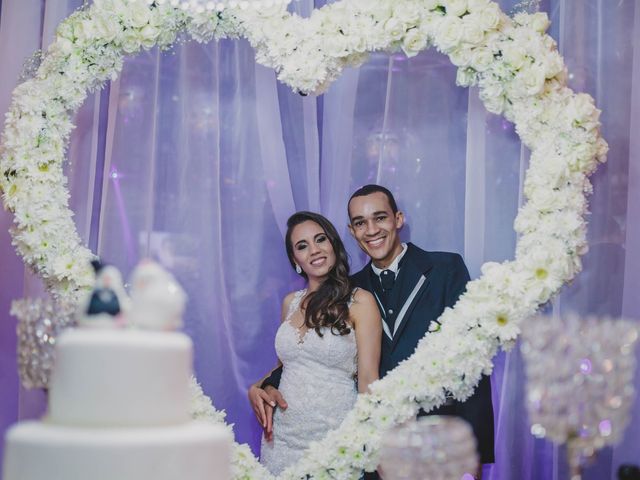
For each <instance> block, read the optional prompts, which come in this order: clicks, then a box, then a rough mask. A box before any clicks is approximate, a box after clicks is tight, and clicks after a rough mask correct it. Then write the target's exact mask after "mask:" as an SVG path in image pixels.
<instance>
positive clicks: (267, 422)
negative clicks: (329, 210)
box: [249, 185, 494, 479]
mask: <svg viewBox="0 0 640 480" xmlns="http://www.w3.org/2000/svg"><path fill="white" fill-rule="evenodd" d="M348 211H349V230H350V232H351V235H352V236H353V237H354V238H355V240H356V241H357V242H358V245H359V246H360V248H361V249H362V250H363V251H364V252H365V253H366V254H367V255H368V256H369V257H370V258H371V261H370V262H369V264H367V265H366V266H365V267H364V268H363V269H362V270H360V271H359V272H358V273H356V274H355V275H353V277H352V280H353V282H354V286H357V287H361V288H364V289H366V290H368V291H369V292H371V293H372V294H373V295H374V296H375V297H376V300H377V303H378V308H379V309H380V314H381V316H382V328H383V331H384V334H383V335H382V351H381V357H380V378H382V377H384V376H385V375H386V373H387V372H389V371H390V370H392V369H393V368H394V367H395V366H396V365H398V363H400V362H401V361H402V360H405V359H407V358H408V357H409V356H411V354H413V352H414V350H415V349H416V346H417V345H418V341H419V340H420V339H421V338H422V337H424V336H425V335H426V334H427V332H428V331H429V326H430V325H431V324H432V323H433V322H435V323H436V324H437V323H438V321H437V319H438V317H440V315H441V314H442V312H443V311H444V309H445V308H446V307H452V306H453V305H454V304H455V303H456V302H457V300H458V297H459V296H460V295H461V294H462V293H463V292H464V291H465V287H466V284H467V282H468V281H469V272H468V271H467V267H466V266H465V264H464V262H463V260H462V257H460V255H458V254H456V253H447V252H427V251H424V250H422V249H420V248H418V247H416V246H415V245H413V244H412V243H407V244H405V243H402V242H401V241H400V237H399V231H400V229H401V228H402V226H403V224H404V215H403V214H402V212H400V211H398V207H397V205H396V201H395V199H394V198H393V195H392V194H391V192H390V191H389V190H387V189H386V188H384V187H381V186H379V185H366V186H364V187H361V188H359V189H358V190H356V192H354V193H353V195H351V198H350V199H349V205H348ZM432 330H433V328H432ZM281 372H282V369H281V368H279V369H276V370H274V371H273V372H272V374H271V375H270V376H269V377H268V378H267V379H266V380H265V381H264V382H263V383H262V385H261V386H253V387H251V389H250V390H249V399H250V401H251V403H252V406H253V409H254V411H255V412H256V415H257V416H258V417H259V418H260V417H262V419H263V420H264V421H263V426H264V427H265V435H266V436H267V438H269V437H270V435H271V434H272V430H271V420H272V415H273V407H275V405H276V404H277V405H278V406H279V407H280V408H286V406H287V405H286V399H283V398H282V395H280V392H279V391H278V390H277V388H278V385H279V383H280V374H281ZM428 414H429V415H434V414H435V415H456V416H458V417H461V418H463V419H465V420H466V421H468V422H469V423H470V425H471V427H472V429H473V432H474V434H475V437H476V441H477V444H478V453H479V455H480V461H481V463H493V462H494V427H493V405H492V402H491V383H490V380H489V377H487V376H483V377H482V379H481V380H480V383H479V384H478V387H477V388H476V390H475V392H474V394H473V395H472V396H471V397H470V398H468V399H467V400H466V401H465V402H458V401H455V400H453V399H451V400H450V401H448V402H447V403H446V404H445V405H443V406H441V407H439V408H436V409H435V410H432V411H430V412H429V413H428ZM365 478H371V479H373V478H377V475H376V474H375V473H374V474H367V476H366V477H365Z"/></svg>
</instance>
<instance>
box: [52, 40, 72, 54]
mask: <svg viewBox="0 0 640 480" xmlns="http://www.w3.org/2000/svg"><path fill="white" fill-rule="evenodd" d="M74 48H75V46H74V44H73V42H72V41H71V40H69V39H68V38H65V37H57V38H56V41H55V42H54V43H52V44H51V46H50V47H49V49H48V51H49V53H51V54H53V55H55V54H57V53H60V54H62V55H68V54H70V53H71V52H72V51H73V49H74Z"/></svg>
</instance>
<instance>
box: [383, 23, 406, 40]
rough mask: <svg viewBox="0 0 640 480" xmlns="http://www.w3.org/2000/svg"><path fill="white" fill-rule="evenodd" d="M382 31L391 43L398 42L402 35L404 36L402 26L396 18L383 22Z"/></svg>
mask: <svg viewBox="0 0 640 480" xmlns="http://www.w3.org/2000/svg"><path fill="white" fill-rule="evenodd" d="M384 31H385V32H386V33H387V35H389V38H390V39H391V40H392V41H395V40H400V38H401V37H402V35H404V25H403V24H402V22H401V21H400V20H398V19H397V18H393V17H391V18H389V19H388V20H387V21H386V22H384Z"/></svg>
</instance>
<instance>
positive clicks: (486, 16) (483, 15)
mask: <svg viewBox="0 0 640 480" xmlns="http://www.w3.org/2000/svg"><path fill="white" fill-rule="evenodd" d="M503 15H504V13H502V10H500V7H499V6H498V4H497V3H493V2H492V3H489V4H488V5H487V6H486V7H484V8H482V9H481V10H479V12H478V16H479V17H478V18H479V22H480V25H481V26H482V28H483V30H494V29H496V28H498V27H499V26H500V23H501V22H502V18H503Z"/></svg>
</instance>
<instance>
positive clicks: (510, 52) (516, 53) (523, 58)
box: [501, 42, 528, 70]
mask: <svg viewBox="0 0 640 480" xmlns="http://www.w3.org/2000/svg"><path fill="white" fill-rule="evenodd" d="M501 51H502V58H503V59H504V61H505V62H506V63H507V64H509V65H510V66H511V67H513V69H514V70H520V69H521V68H522V67H523V66H524V64H525V62H528V59H527V53H526V50H525V49H524V48H522V47H521V45H519V44H516V43H514V42H508V43H504V44H503V46H502V49H501Z"/></svg>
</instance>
